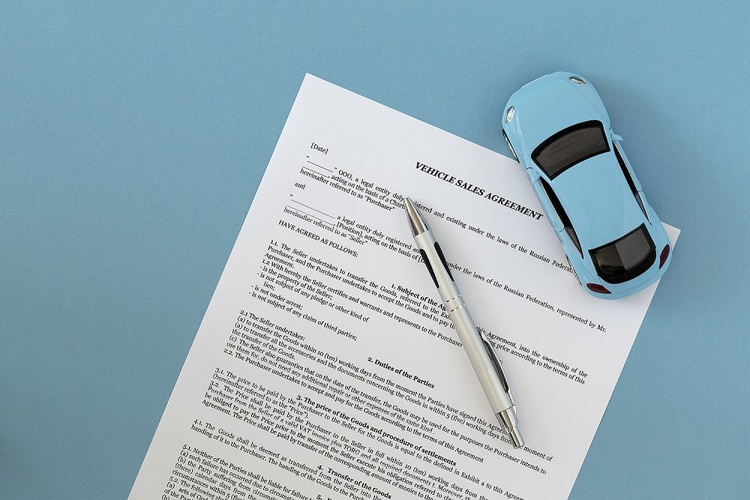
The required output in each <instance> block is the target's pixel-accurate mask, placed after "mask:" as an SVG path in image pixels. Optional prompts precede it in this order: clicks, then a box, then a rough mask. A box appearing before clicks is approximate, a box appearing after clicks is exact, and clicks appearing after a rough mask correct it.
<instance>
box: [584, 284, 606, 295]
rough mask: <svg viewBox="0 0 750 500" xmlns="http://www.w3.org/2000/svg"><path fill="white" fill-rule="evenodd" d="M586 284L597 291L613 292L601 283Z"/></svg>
mask: <svg viewBox="0 0 750 500" xmlns="http://www.w3.org/2000/svg"><path fill="white" fill-rule="evenodd" d="M586 286H587V287H588V289H589V290H591V291H592V292H595V293H612V292H610V291H609V290H607V289H606V288H604V287H603V286H602V285H599V284H598V283H587V284H586Z"/></svg>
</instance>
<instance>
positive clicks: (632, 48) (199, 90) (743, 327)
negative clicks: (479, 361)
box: [0, 0, 750, 499]
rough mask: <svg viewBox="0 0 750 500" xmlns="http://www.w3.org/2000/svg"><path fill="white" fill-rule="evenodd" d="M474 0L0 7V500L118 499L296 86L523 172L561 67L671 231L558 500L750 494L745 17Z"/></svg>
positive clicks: (736, 12) (714, 8)
mask: <svg viewBox="0 0 750 500" xmlns="http://www.w3.org/2000/svg"><path fill="white" fill-rule="evenodd" d="M487 3H488V4H489V5H472V6H464V7H460V8H459V7H458V6H457V5H456V4H454V3H451V4H446V5H445V6H444V7H440V6H437V5H435V4H434V3H433V2H378V4H377V5H376V6H373V5H366V4H363V3H355V2H337V3H331V2H310V3H305V4H304V5H301V6H300V5H298V3H297V2H262V3H260V2H259V3H256V2H249V1H239V2H230V1H222V2H201V3H191V4H190V5H185V4H183V3H182V2H151V1H150V2H131V3H119V2H118V3H117V4H114V5H110V4H108V3H107V2H89V3H83V2H65V4H64V5H61V4H62V2H30V1H20V0H13V1H5V2H3V3H2V4H0V46H2V50H0V75H1V79H0V231H1V234H2V237H1V239H0V304H1V305H0V336H1V338H2V344H1V345H0V498H3V499H5V498H8V499H25V498H30V499H37V498H76V499H103V498H124V497H125V496H126V495H127V493H128V492H129V489H130V486H131V485H132V482H133V480H134V479H135V475H136V473H137V471H138V468H139V466H140V464H141V461H142V459H143V456H144V454H145V452H146V449H147V447H148V444H149V442H150V439H151V437H152V435H153V432H154V430H155V429H156V425H157V422H158V420H159V417H160V416H161V413H162V410H163V408H164V406H165V404H166V402H167V398H168V396H169V393H170V391H171V389H172V386H173V384H174V382H175V380H176V378H177V375H178V372H179V369H180V367H181V365H182V362H183V360H184V358H185V355H186V354H187V351H188V349H189V346H190V343H191V341H192V339H193V337H194V335H195V333H196V331H197V328H198V325H199V322H200V320H201V318H202V315H203V313H204V311H205V309H206V306H207V305H208V302H209V300H210V297H211V294H212V292H213V290H214V287H215V286H216V283H217V281H218V279H219V275H220V274H221V271H222V269H223V266H224V263H225V262H226V259H227V257H228V255H229V252H230V250H231V247H232V244H233V243H234V239H235V237H236V235H237V233H238V231H239V228H240V224H241V222H242V220H243V218H244V216H245V214H246V211H247V208H248V206H249V205H250V202H251V200H252V197H253V194H254V192H255V189H256V188H257V185H258V182H259V180H260V178H261V175H262V172H263V169H264V167H265V165H266V164H267V162H268V159H269V158H270V156H271V153H272V151H273V148H274V145H275V143H276V140H277V138H278V136H279V133H280V132H281V129H282V127H283V124H284V121H285V119H286V117H287V114H288V112H289V109H290V107H291V105H292V102H293V99H294V97H295V95H296V92H297V90H298V88H299V85H300V83H301V81H302V78H303V75H304V73H305V72H310V73H313V74H315V75H317V76H320V77H322V78H324V79H327V80H329V81H332V82H334V83H336V84H339V85H341V86H343V87H346V88H349V89H351V90H353V91H355V92H358V93H360V94H363V95H365V96H367V97H369V98H372V99H374V100H376V101H378V102H382V103H384V104H386V105H389V106H391V107H393V108H396V109H398V110H399V111H403V112H405V113H407V114H410V115H412V116H415V117H417V118H419V119H421V120H424V121H426V122H428V123H431V124H433V125H436V126H438V127H440V128H443V129H445V130H448V131H450V132H452V133H455V134H457V135H459V136H462V137H465V138H467V139H469V140H471V141H473V142H477V143H479V144H481V145H483V146H486V147H488V148H491V149H494V150H496V151H500V152H501V153H503V154H506V155H509V152H508V150H507V148H506V146H505V144H504V142H503V141H502V139H501V136H500V120H501V114H502V110H503V105H504V104H505V102H506V100H507V99H508V97H509V96H510V95H511V93H512V92H513V91H515V90H516V89H517V88H519V87H520V86H521V85H522V84H524V83H526V82H528V81H530V80H531V79H533V78H535V77H537V76H540V75H542V74H544V73H548V72H550V71H554V70H558V69H566V70H571V71H575V72H580V73H581V74H583V75H585V76H587V77H588V78H590V79H591V80H592V81H593V82H594V83H595V85H596V88H597V90H598V91H599V93H600V95H601V96H602V98H603V100H604V103H605V105H606V106H607V109H608V111H609V113H610V116H611V118H612V122H613V127H614V128H615V130H617V131H618V132H619V133H620V134H621V135H622V136H623V137H625V139H626V143H625V146H626V148H627V152H628V156H629V157H630V160H631V162H632V163H633V165H634V166H635V168H636V171H637V173H638V176H639V178H640V180H641V182H642V183H643V186H644V190H645V191H646V193H648V196H649V201H650V203H651V204H652V205H653V206H654V208H655V209H656V211H657V213H659V215H660V217H661V218H662V220H664V221H665V222H668V223H670V224H672V225H675V226H677V227H680V228H681V229H682V235H681V237H680V240H679V242H678V244H677V247H676V249H675V254H674V260H673V261H672V264H671V267H670V269H669V272H668V273H667V274H666V276H665V278H664V279H663V280H662V283H661V284H660V286H659V290H658V291H657V293H656V296H655V298H654V301H653V304H652V306H651V309H650V311H649V313H648V315H647V316H646V320H645V322H644V325H643V328H642V329H641V332H640V334H639V336H638V339H637V340H636V343H635V346H634V348H633V351H632V353H631V355H630V358H629V359H628V362H627V364H626V366H625V369H624V371H623V374H622V377H621V379H620V382H619V384H618V386H617V388H616V390H615V392H614V395H613V397H612V401H611V403H610V405H609V408H608V410H607V412H606V414H605V416H604V419H603V421H602V424H601V427H600V428H599V432H598V433H597V436H596V438H595V439H594V442H593V444H592V446H591V450H590V453H589V455H588V457H587V459H586V461H585V463H584V465H583V468H582V470H581V473H580V476H579V478H578V481H577V483H576V485H575V487H574V489H573V492H572V495H571V498H573V499H601V498H608V499H620V498H623V499H632V498H639V499H641V498H681V499H684V498H722V499H729V498H746V495H747V491H748V490H750V475H748V474H747V462H748V458H749V455H750V452H749V451H748V450H750V440H749V436H750V432H748V430H747V425H746V419H747V415H748V413H749V411H748V410H750V408H748V406H749V403H748V401H750V377H748V376H747V375H746V374H747V372H748V364H747V358H748V354H749V353H750V336H749V335H748V329H749V328H748V327H749V326H750V308H748V307H747V304H746V302H747V299H748V298H749V297H750V294H749V293H748V291H747V283H748V278H750V275H749V274H750V273H749V272H748V267H747V263H746V258H745V255H746V251H747V248H748V247H749V246H750V245H749V244H750V241H748V234H750V227H749V224H748V219H747V212H748V204H747V196H746V191H747V188H748V187H750V174H749V173H748V172H750V168H748V166H749V165H750V152H749V151H750V150H748V148H747V147H746V143H747V136H748V131H750V124H749V123H748V120H749V118H748V116H750V115H748V113H747V91H746V89H747V84H748V81H750V65H748V64H747V54H748V53H750V37H749V35H748V34H747V33H748V30H747V26H748V25H749V24H750V22H749V21H750V9H748V7H747V4H746V2H740V1H732V2H722V3H719V4H711V3H709V2H691V1H685V0H681V1H665V2H645V1H640V2H614V1H610V0H605V1H601V0H597V1H592V0H583V1H580V0H579V1H576V2H553V1H549V0H545V1H540V2H534V4H535V5H526V4H524V3H523V2H487ZM259 4H260V5H259Z"/></svg>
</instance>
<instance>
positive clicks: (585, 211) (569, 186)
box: [552, 151, 646, 250]
mask: <svg viewBox="0 0 750 500" xmlns="http://www.w3.org/2000/svg"><path fill="white" fill-rule="evenodd" d="M552 185H553V186H554V190H555V193H556V194H557V196H558V198H559V200H560V203H562V205H563V207H564V208H565V211H566V213H567V214H568V217H569V218H570V221H571V222H572V224H573V227H574V228H575V230H576V233H577V235H578V239H579V241H580V242H581V244H582V246H583V247H584V248H586V249H589V250H590V249H592V248H597V247H599V246H602V245H605V244H607V243H610V242H612V241H614V240H616V239H617V238H619V237H621V236H623V235H625V234H626V233H628V232H630V231H632V230H633V229H635V228H636V227H638V226H639V225H641V224H643V223H644V222H645V221H646V218H645V216H644V214H643V212H642V211H641V209H640V207H639V205H638V202H637V201H636V200H635V197H634V196H633V193H632V192H631V191H630V188H629V187H628V185H627V183H626V182H625V179H623V176H622V172H621V171H620V167H619V165H618V163H617V159H616V158H615V155H614V153H613V152H612V151H609V152H607V153H602V154H600V155H597V156H594V157H592V158H589V159H587V160H585V161H583V162H581V163H578V164H577V165H574V166H572V167H571V168H569V169H568V170H566V171H565V172H563V173H562V174H560V175H558V176H557V177H556V178H555V180H554V181H552Z"/></svg>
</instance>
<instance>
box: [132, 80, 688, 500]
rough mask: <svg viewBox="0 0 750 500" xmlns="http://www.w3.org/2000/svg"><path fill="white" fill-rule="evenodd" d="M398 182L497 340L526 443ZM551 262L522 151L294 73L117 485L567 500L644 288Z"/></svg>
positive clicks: (547, 232)
mask: <svg viewBox="0 0 750 500" xmlns="http://www.w3.org/2000/svg"><path fill="white" fill-rule="evenodd" d="M403 196H409V197H411V198H412V199H413V200H414V201H415V202H417V203H418V204H419V206H420V207H421V208H422V209H423V213H424V215H425V217H426V219H427V221H428V223H429V224H430V225H431V227H432V229H433V232H434V233H435V235H436V237H437V238H438V240H439V241H440V242H441V245H442V247H443V249H444V251H445V253H446V257H447V260H448V261H449V263H450V264H451V267H453V268H454V270H453V274H454V277H455V279H456V281H457V283H458V284H459V286H460V288H461V290H462V292H463V295H464V298H465V300H466V302H467V304H469V307H470V308H471V310H472V313H473V315H474V319H475V321H476V322H477V324H478V325H479V327H480V328H482V329H484V330H485V331H486V332H487V334H488V336H489V337H490V338H491V339H492V341H493V343H494V344H495V346H496V347H497V348H498V353H499V355H500V357H501V359H502V361H503V366H504V368H505V371H506V375H507V376H508V379H509V382H510V384H511V387H512V389H513V393H514V397H515V401H516V405H517V409H518V418H519V421H520V426H521V430H522V432H523V435H524V438H525V439H526V447H525V448H523V449H519V450H516V449H514V448H513V447H512V446H511V445H510V444H509V440H508V439H507V438H506V437H505V435H504V434H503V433H502V431H501V430H500V428H499V427H498V424H497V421H495V420H494V416H493V414H492V411H491V409H490V407H489V405H488V403H487V401H486V399H485V398H484V395H483V393H482V390H481V388H480V386H479V383H478V381H477V380H476V378H475V376H474V373H473V371H472V369H471V366H470V364H469V361H468V359H467V358H466V355H465V354H464V351H463V349H462V348H461V346H460V344H459V343H458V340H457V335H456V332H455V331H454V330H453V328H452V326H451V325H450V322H449V319H448V317H447V315H446V314H445V313H444V312H443V311H442V310H441V307H440V305H439V302H438V300H437V299H438V295H437V291H436V290H435V289H434V285H433V284H432V281H431V279H430V276H429V275H428V273H427V271H426V269H425V267H424V265H423V264H422V263H421V262H420V260H419V257H418V255H419V254H418V252H417V251H416V249H415V246H414V244H413V240H412V237H411V234H410V231H409V228H408V225H407V221H406V216H405V214H404V211H403V208H402V206H401V198H402V197H403ZM667 229H668V231H669V233H670V235H671V237H672V239H673V240H674V239H675V238H676V236H677V230H676V229H674V228H669V227H668V228H667ZM562 262H566V260H565V256H564V254H563V252H562V249H561V247H560V244H559V242H558V240H557V238H556V236H555V234H554V232H553V230H552V229H551V228H550V226H549V224H548V221H547V218H546V217H545V216H544V215H543V214H542V209H541V208H540V205H539V204H538V202H537V200H536V198H535V196H534V194H533V191H532V188H531V186H530V185H529V182H528V180H527V179H526V176H525V173H524V172H523V170H522V168H521V167H519V166H518V164H517V163H515V162H514V161H512V160H510V159H508V158H506V157H504V156H501V155H499V154H497V153H494V152H492V151H489V150H487V149H484V148H482V147H479V146H477V145H475V144H472V143H469V142H467V141H465V140H463V139H460V138H458V137H455V136H453V135H450V134H448V133H446V132H444V131H441V130H439V129H436V128H434V127H432V126H429V125H426V124H425V123H422V122H419V121H417V120H415V119H413V118H410V117H408V116H406V115H403V114H401V113H398V112H396V111H394V110H392V109H389V108H387V107H385V106H382V105H380V104H377V103H375V102H372V101H370V100H368V99H365V98H363V97H361V96H358V95H356V94H353V93H351V92H349V91H346V90H344V89H341V88H339V87H336V86H334V85H332V84H330V83H327V82H325V81H322V80H320V79H318V78H315V77H313V76H310V75H308V76H307V77H306V78H305V81H304V83H303V85H302V88H301V90H300V92H299V95H298V97H297V99H296V101H295V104H294V107H293V109H292V111H291V113H290V116H289V118H288V121H287V123H286V125H285V127H284V130H283V132H282V134H281V137H280V139H279V142H278V144H277V147H276V150H275V151H274V153H273V156H272V158H271V161H270V163H269V165H268V168H267V171H266V173H265V176H264V178H263V181H262V183H261V185H260V187H259V188H258V191H257V194H256V196H255V199H254V201H253V205H252V207H251V209H250V211H249V213H248V216H247V218H246V220H245V223H244V225H243V227H242V230H241V232H240V234H239V236H238V238H237V242H236V244H235V247H234V249H233V251H232V254H231V256H230V258H229V261H228V263H227V266H226V268H225V270H224V273H223V275H222V277H221V280H220V282H219V284H218V286H217V289H216V292H215V294H214V297H213V298H212V300H211V303H210V305H209V307H208V310H207V312H206V315H205V317H204V319H203V322H202V324H201V326H200V329H199V331H198V334H197V336H196V338H195V341H194V344H193V346H192V348H191V350H190V353H189V355H188V357H187V360H186V362H185V365H184V367H183V370H182V373H181V374H180V377H179V379H178V381H177V384H176V386H175V389H174V392H173V394H172V396H171V398H170V400H169V403H168V405H167V408H166V410H165V412H164V415H163V417H162V420H161V422H160V424H159V427H158V429H157V432H156V434H155V436H154V439H153V442H152V443H151V446H150V448H149V451H148V453H147V455H146V458H145V460H144V462H143V465H142V467H141V470H140V473H139V475H138V478H137V480H136V482H135V484H134V486H133V489H132V492H131V498H134V499H141V498H143V499H152V498H159V497H160V498H163V499H165V500H166V499H171V498H177V499H180V498H184V499H193V498H202V499H206V498H221V499H229V498H231V499H328V498H331V499H333V498H353V499H376V500H380V499H384V498H385V499H388V498H392V499H399V498H425V499H451V500H458V499H461V500H463V499H482V498H484V499H490V498H525V499H532V498H539V499H545V500H546V499H554V498H566V497H567V496H568V494H569V493H570V490H571V488H572V486H573V483H574V481H575V478H576V475H577V474H578V471H579V469H580V467H581V464H582V462H583V459H584V457H585V455H586V452H587V450H588V448H589V445H590V443H591V440H592V438H593V436H594V434H595V432H596V428H597V426H598V424H599V422H600V419H601V417H602V414H603V412H604V410H605V408H606V405H607V402H608V400H609V398H610V396H611V394H612V390H613V389H614V386H615V384H616V382H617V378H618V377H619V374H620V372H621V369H622V366H623V364H624V363H625V360H626V358H627V355H628V352H629V351H630V348H631V346H632V343H633V341H634V339H635V336H636V333H637V331H638V328H639V326H640V324H641V321H642V319H643V317H644V315H645V313H646V310H647V307H648V304H649V302H650V300H651V297H652V296H653V293H654V290H655V286H654V287H651V288H650V289H648V290H646V291H643V292H641V293H639V294H636V295H635V296H632V297H629V298H625V299H620V300H617V301H604V300H600V299H596V298H592V297H590V296H589V295H588V294H587V293H585V291H584V290H583V289H582V288H581V286H580V285H579V284H578V283H577V281H576V278H575V277H574V275H573V274H572V273H571V272H570V271H569V270H567V269H565V266H563V265H562V264H560V263H562Z"/></svg>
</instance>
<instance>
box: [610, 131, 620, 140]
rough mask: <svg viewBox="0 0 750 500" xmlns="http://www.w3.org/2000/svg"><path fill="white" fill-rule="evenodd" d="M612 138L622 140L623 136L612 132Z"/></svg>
mask: <svg viewBox="0 0 750 500" xmlns="http://www.w3.org/2000/svg"><path fill="white" fill-rule="evenodd" d="M612 140H613V141H615V142H622V137H620V136H619V135H617V134H615V133H614V132H612Z"/></svg>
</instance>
